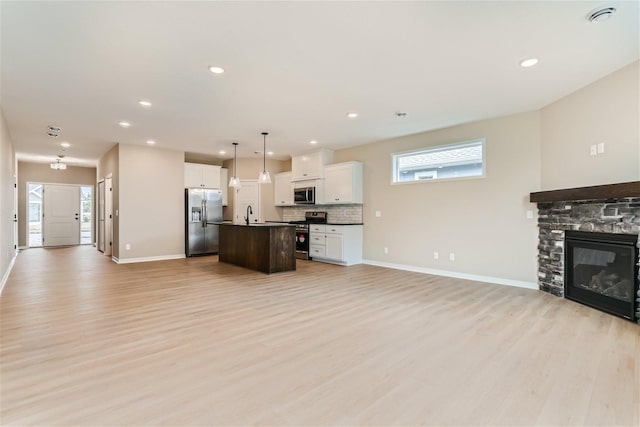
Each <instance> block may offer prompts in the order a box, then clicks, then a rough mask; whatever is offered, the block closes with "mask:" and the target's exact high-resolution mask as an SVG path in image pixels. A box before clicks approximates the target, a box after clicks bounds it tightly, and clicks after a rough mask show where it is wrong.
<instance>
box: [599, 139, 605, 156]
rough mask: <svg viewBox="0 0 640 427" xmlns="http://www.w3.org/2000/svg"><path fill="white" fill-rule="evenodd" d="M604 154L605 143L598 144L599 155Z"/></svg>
mask: <svg viewBox="0 0 640 427" xmlns="http://www.w3.org/2000/svg"><path fill="white" fill-rule="evenodd" d="M602 153H604V142H599V143H598V154H602Z"/></svg>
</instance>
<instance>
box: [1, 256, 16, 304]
mask: <svg viewBox="0 0 640 427" xmlns="http://www.w3.org/2000/svg"><path fill="white" fill-rule="evenodd" d="M16 258H18V252H17V251H16V253H15V255H13V258H11V262H10V263H9V266H8V267H7V271H5V272H4V275H3V276H2V281H0V296H2V290H3V289H4V285H5V284H6V283H7V280H9V274H11V270H12V269H13V265H14V264H15V263H16Z"/></svg>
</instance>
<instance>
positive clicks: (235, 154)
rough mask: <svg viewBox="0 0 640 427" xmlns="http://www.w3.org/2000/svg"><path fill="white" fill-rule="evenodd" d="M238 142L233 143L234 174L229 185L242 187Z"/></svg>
mask: <svg viewBox="0 0 640 427" xmlns="http://www.w3.org/2000/svg"><path fill="white" fill-rule="evenodd" d="M237 175H238V143H237V142H234V143H233V176H232V177H231V179H230V180H229V187H232V188H240V180H239V179H238V176H237Z"/></svg>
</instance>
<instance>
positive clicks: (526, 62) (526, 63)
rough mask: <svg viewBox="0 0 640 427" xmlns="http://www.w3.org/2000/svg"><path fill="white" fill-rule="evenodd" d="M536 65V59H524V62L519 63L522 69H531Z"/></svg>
mask: <svg viewBox="0 0 640 427" xmlns="http://www.w3.org/2000/svg"><path fill="white" fill-rule="evenodd" d="M537 63H538V58H529V59H525V60H524V61H520V66H521V67H524V68H527V67H533V66H534V65H536V64H537Z"/></svg>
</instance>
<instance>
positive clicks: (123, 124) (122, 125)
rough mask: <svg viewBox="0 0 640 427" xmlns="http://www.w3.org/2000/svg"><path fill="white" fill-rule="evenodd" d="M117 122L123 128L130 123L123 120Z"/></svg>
mask: <svg viewBox="0 0 640 427" xmlns="http://www.w3.org/2000/svg"><path fill="white" fill-rule="evenodd" d="M118 124H119V125H120V127H123V128H128V127H129V126H131V123H129V122H125V121H122V122H120V123H118Z"/></svg>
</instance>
